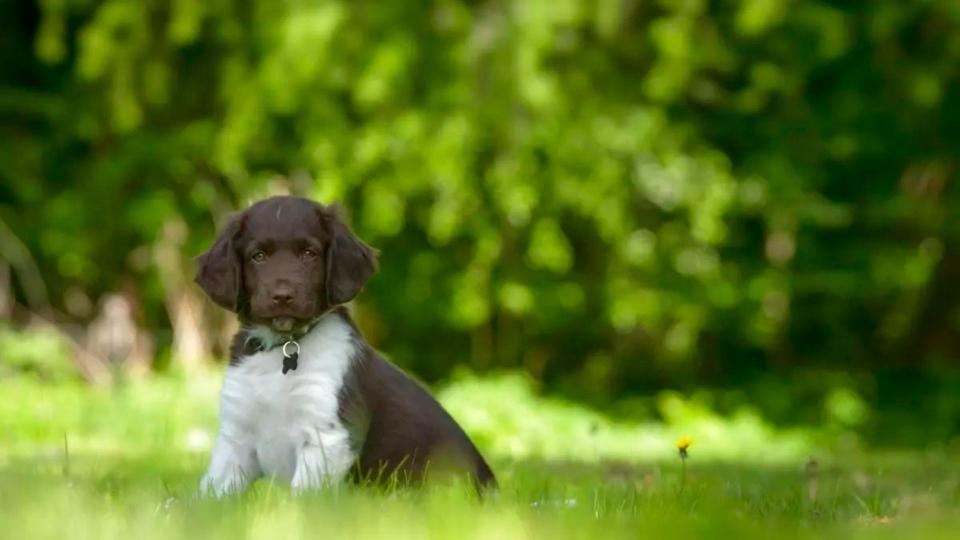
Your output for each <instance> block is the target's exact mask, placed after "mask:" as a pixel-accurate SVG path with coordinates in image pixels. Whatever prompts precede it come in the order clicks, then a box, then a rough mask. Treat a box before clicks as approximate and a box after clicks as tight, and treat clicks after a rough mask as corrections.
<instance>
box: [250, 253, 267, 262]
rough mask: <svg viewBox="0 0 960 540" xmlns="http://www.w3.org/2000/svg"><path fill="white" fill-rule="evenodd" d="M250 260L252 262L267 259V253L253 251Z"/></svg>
mask: <svg viewBox="0 0 960 540" xmlns="http://www.w3.org/2000/svg"><path fill="white" fill-rule="evenodd" d="M250 260H251V261H253V262H258V263H259V262H263V261H265V260H267V254H266V253H264V252H262V251H254V252H253V255H251V256H250Z"/></svg>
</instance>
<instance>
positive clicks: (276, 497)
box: [0, 373, 960, 540]
mask: <svg viewBox="0 0 960 540" xmlns="http://www.w3.org/2000/svg"><path fill="white" fill-rule="evenodd" d="M218 387H219V374H217V373H209V374H197V375H194V376H192V377H189V378H185V377H156V378H153V379H151V380H150V381H148V382H144V383H137V384H136V385H134V386H128V387H121V388H116V389H113V390H91V389H90V388H88V387H85V386H82V385H80V384H68V383H63V384H61V383H58V384H55V385H49V384H40V383H38V382H36V381H31V380H30V379H27V378H19V379H5V380H3V381H2V382H0V391H2V392H3V397H4V399H3V400H0V428H2V429H0V537H3V538H7V537H9V538H64V537H68V538H91V539H93V538H96V539H101V538H137V539H138V540H142V539H143V540H148V539H153V538H197V537H200V538H238V537H239V538H306V537H327V538H331V537H333V538H338V537H346V538H391V539H393V538H456V539H461V538H495V539H498V540H504V539H508V538H551V539H553V538H601V537H612V538H618V537H622V538H637V537H638V536H639V537H651V538H663V537H669V538H671V539H674V538H703V537H708V538H769V537H771V536H772V535H776V536H777V537H783V538H814V537H833V538H858V537H870V538H873V537H880V538H898V539H899V538H908V537H917V538H920V537H922V538H924V539H925V540H926V539H931V538H953V537H954V536H953V531H955V530H960V466H958V464H957V460H956V456H955V455H952V454H949V453H946V452H939V453H936V452H929V453H924V454H918V453H904V454H898V455H880V454H873V453H865V452H851V453H842V454H837V453H830V452H826V451H822V452H821V453H819V455H818V460H817V465H816V467H811V466H810V465H809V464H810V463H811V461H810V459H809V455H808V454H807V453H806V451H809V450H816V448H815V446H814V445H813V443H814V440H815V438H814V437H813V436H812V435H811V434H797V433H795V432H783V431H781V430H777V429H775V428H774V427H772V426H769V425H768V424H765V423H763V422H762V420H760V419H759V418H755V419H753V420H743V419H739V420H738V419H736V418H725V417H722V416H720V415H717V414H714V413H711V412H710V411H708V410H706V409H704V408H702V407H700V406H697V405H695V404H690V403H687V402H685V401H683V400H682V399H681V398H680V397H679V396H675V395H671V394H665V397H663V398H662V399H663V402H664V407H666V413H665V414H664V417H665V418H666V422H663V423H656V422H652V421H651V422H645V423H640V422H636V423H629V422H624V421H617V420H613V419H610V418H608V417H606V416H604V415H602V414H600V413H597V412H595V411H591V410H589V409H586V408H583V407H580V406H577V405H575V404H572V403H566V402H563V401H560V400H556V399H547V398H544V397H541V396H538V395H536V394H535V393H534V392H533V390H532V387H531V386H530V385H529V384H528V383H527V382H525V381H524V380H523V379H520V378H518V377H517V376H513V375H505V376H501V377H494V378H491V379H479V378H471V377H467V378H463V379H459V380H458V381H456V382H454V383H453V384H451V385H449V386H447V387H446V388H445V389H443V390H441V391H440V392H439V395H440V397H441V400H442V401H443V402H444V404H445V405H446V406H447V407H448V408H449V409H450V410H451V412H452V413H453V414H454V416H455V417H457V419H458V420H460V421H461V422H462V423H463V425H464V427H465V428H466V429H467V431H468V432H470V433H471V435H472V436H473V437H474V438H475V439H476V440H477V442H478V443H479V445H480V446H481V448H482V449H483V450H484V452H485V454H486V455H487V456H488V458H489V459H490V461H491V465H492V466H493V468H494V469H495V471H496V473H497V476H498V480H499V484H500V488H499V491H498V492H497V493H496V494H495V495H493V496H489V497H485V498H482V499H481V498H478V497H477V494H476V493H475V491H474V490H473V489H472V487H470V486H468V485H459V486H458V485H453V486H447V485H430V486H427V487H426V488H423V489H385V490H384V489H374V488H369V487H360V488H358V487H356V486H352V485H339V486H334V487H332V488H329V489H326V490H323V491H321V492H317V493H311V494H308V495H305V496H300V497H294V496H293V495H292V494H291V493H290V490H289V489H288V488H287V487H285V486H282V485H277V484H275V483H272V482H269V481H265V480H261V481H259V482H257V483H256V484H254V486H253V488H252V489H251V490H250V491H249V492H248V493H245V494H242V495H238V496H234V497H228V498H226V499H224V500H219V501H217V500H210V499H202V498H199V497H198V496H197V484H198V481H199V478H200V476H201V474H202V471H203V468H204V466H205V465H206V460H207V457H208V453H209V443H210V438H211V437H212V434H213V430H214V429H215V426H216V394H217V389H218ZM681 435H683V436H689V437H691V438H693V439H695V440H696V446H695V447H691V446H690V444H689V443H690V440H685V439H679V440H678V437H679V436H681ZM718 441H719V442H718ZM717 445H720V448H719V449H718V448H717V447H716V446H717ZM794 445H796V446H794ZM681 448H684V449H685V450H686V453H687V458H686V459H683V460H681V459H679V458H678V452H679V451H680V449H681ZM661 450H662V453H661ZM765 452H771V453H772V455H773V456H775V457H776V459H769V458H768V456H766V455H765V454H764V453H765ZM765 457H767V458H765Z"/></svg>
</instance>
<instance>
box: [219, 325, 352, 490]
mask: <svg viewBox="0 0 960 540" xmlns="http://www.w3.org/2000/svg"><path fill="white" fill-rule="evenodd" d="M256 335H257V337H258V338H259V339H261V340H262V341H264V342H266V343H267V344H268V345H273V343H271V341H273V340H276V339H277V338H276V336H274V335H272V334H271V333H270V332H269V331H263V332H262V333H257V334H256ZM299 344H300V357H299V362H298V367H297V369H296V370H293V371H290V372H288V373H287V374H286V375H284V374H283V373H282V372H281V368H282V364H283V355H282V352H281V349H280V348H279V347H276V348H270V347H269V346H268V347H267V348H268V349H269V350H266V351H263V352H258V353H256V354H253V355H251V356H247V357H245V358H242V359H241V361H240V363H239V365H236V366H231V367H230V368H228V369H227V373H226V377H225V379H224V383H223V389H222V391H221V396H220V432H219V434H218V436H217V442H216V445H215V447H214V451H213V455H212V457H211V462H210V467H209V469H208V471H207V474H206V476H205V477H204V480H203V482H202V488H203V489H204V490H205V491H208V492H212V493H214V494H217V495H222V494H225V493H229V492H232V491H236V490H240V489H243V488H245V487H246V485H247V484H248V483H249V482H250V481H252V480H254V479H256V478H257V477H259V476H270V477H275V478H277V479H281V480H283V481H285V482H289V483H290V484H291V486H292V487H293V488H294V489H295V490H302V489H307V488H312V487H318V486H319V485H322V484H325V483H332V482H338V481H340V480H342V479H343V477H344V476H345V475H346V473H347V472H348V470H349V469H350V467H351V466H352V465H353V463H354V461H355V460H356V457H357V456H356V453H355V452H354V451H353V449H352V448H351V446H350V438H349V433H348V432H347V429H346V427H345V426H344V425H343V423H342V422H341V420H340V415H339V406H340V403H339V394H340V390H341V387H342V385H343V381H344V377H345V375H346V374H347V371H348V369H349V367H350V363H351V362H352V361H353V357H354V355H355V350H356V345H355V343H354V340H353V332H352V329H351V328H350V326H349V324H348V323H347V322H345V321H344V320H343V319H342V318H340V317H338V316H336V315H332V314H331V315H326V316H324V317H323V318H322V319H321V320H320V321H319V322H318V324H317V325H316V326H315V327H314V328H313V329H312V330H311V331H310V332H309V333H308V334H307V335H305V336H304V337H303V338H301V339H300V340H299Z"/></svg>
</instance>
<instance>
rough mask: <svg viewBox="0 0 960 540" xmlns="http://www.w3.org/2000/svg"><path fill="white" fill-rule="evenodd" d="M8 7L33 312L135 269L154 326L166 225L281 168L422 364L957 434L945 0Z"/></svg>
mask: <svg viewBox="0 0 960 540" xmlns="http://www.w3.org/2000/svg"><path fill="white" fill-rule="evenodd" d="M0 15H2V16H0V36H2V37H0V58H2V59H3V61H2V62H0V162H2V163H3V164H4V166H3V168H2V169H0V225H4V224H5V225H6V228H9V229H10V230H11V231H13V233H15V239H18V240H19V242H21V243H22V244H23V245H25V246H26V247H27V248H28V251H29V254H30V255H31V256H32V258H33V259H35V261H36V266H38V267H39V268H41V272H40V273H41V275H42V277H43V283H44V284H45V290H44V291H37V290H36V289H37V288H36V287H35V286H28V285H29V284H30V283H32V281H30V276H31V275H32V274H33V272H31V271H30V270H29V269H30V265H29V264H27V263H26V262H25V261H27V258H25V257H24V256H23V253H22V252H21V251H14V250H11V249H10V248H9V246H12V245H15V243H12V242H11V241H10V239H7V241H6V242H5V243H4V244H3V245H4V247H3V250H2V251H3V254H2V255H0V261H4V260H5V261H6V262H7V263H8V264H9V265H10V267H11V268H12V269H13V276H14V280H13V282H14V285H15V286H16V295H17V298H18V299H19V300H20V301H22V302H28V303H29V302H31V301H32V302H34V303H40V304H42V303H43V302H44V298H45V297H46V296H48V297H49V298H50V302H51V303H52V304H53V306H54V307H56V308H59V309H62V310H65V311H67V312H68V313H69V314H70V316H71V317H73V318H75V319H79V320H84V319H86V318H89V317H90V313H89V311H90V310H89V308H88V307H85V306H87V305H89V304H92V303H95V302H96V300H97V299H98V298H99V297H100V296H101V295H102V294H104V293H105V292H109V291H115V290H124V291H126V292H128V293H131V294H133V295H134V296H136V297H137V298H138V299H139V301H140V302H141V303H142V305H143V310H142V311H143V319H144V321H143V322H144V324H145V325H146V326H147V327H148V328H149V329H150V330H151V332H153V333H154V334H155V335H156V336H158V337H159V339H160V341H161V343H160V344H161V346H163V345H165V343H164V341H165V340H166V342H167V343H168V342H169V340H170V337H169V336H170V331H169V329H170V326H171V323H170V321H169V319H168V317H169V316H168V314H167V313H166V312H165V311H164V310H163V309H162V306H163V300H164V294H165V291H164V282H163V281H162V279H161V277H160V276H159V273H158V269H157V265H156V264H155V263H154V257H155V255H154V251H155V249H156V246H157V245H158V243H160V242H161V241H162V238H163V235H164V234H165V231H166V232H167V233H169V232H170V231H171V230H177V229H176V227H174V228H173V229H171V224H183V225H186V226H187V227H188V229H187V230H188V231H189V233H190V234H189V235H186V238H184V239H182V242H181V243H180V244H178V249H180V250H182V252H183V253H184V255H193V254H196V253H199V252H200V251H201V250H202V249H203V248H204V247H205V246H206V245H207V244H208V243H209V241H210V239H211V237H212V235H213V234H214V230H215V223H219V222H221V221H222V219H223V218H224V216H225V215H226V214H227V213H228V212H229V211H230V210H232V209H236V208H239V207H242V206H243V205H244V204H246V203H247V202H248V201H249V200H252V199H254V198H256V197H259V196H262V195H265V194H268V193H271V192H272V191H274V190H275V189H276V186H277V185H278V184H284V185H285V186H287V187H288V188H289V189H292V190H293V191H294V192H297V193H300V194H304V195H308V196H312V197H314V198H316V199H318V200H321V201H324V202H331V201H340V202H342V203H344V204H345V206H346V207H347V208H348V209H349V210H350V211H351V212H352V216H353V223H354V225H355V228H356V229H357V231H358V232H359V233H360V234H361V236H363V237H364V238H365V239H367V240H368V241H369V242H371V243H372V244H374V245H376V246H377V247H379V248H381V249H382V251H383V257H382V271H381V273H380V275H379V276H378V277H377V278H376V279H375V280H374V281H373V282H372V283H371V284H370V286H369V287H368V290H367V292H366V293H365V294H364V295H363V296H362V297H361V300H360V305H359V314H360V319H361V323H362V325H363V326H364V328H365V329H366V330H367V333H368V335H369V336H370V338H371V340H372V341H374V343H375V344H377V345H378V346H379V347H381V348H383V349H384V350H386V351H388V352H389V353H390V354H391V356H392V357H393V358H394V359H396V360H397V361H398V363H400V364H402V365H404V366H405V367H408V368H411V369H412V370H414V371H415V372H416V373H418V374H421V375H422V376H423V377H425V378H426V379H428V380H435V379H437V378H439V377H442V376H444V375H446V374H447V373H448V372H449V370H450V369H451V367H453V366H455V365H458V364H469V365H471V366H472V367H473V368H475V369H479V370H487V369H492V368H500V367H522V368H524V369H525V370H526V371H527V372H529V373H530V374H532V375H533V377H534V378H535V379H537V380H542V381H545V382H546V383H547V384H548V385H549V388H551V389H553V390H555V391H557V392H561V393H564V394H566V395H569V396H572V397H575V398H577V399H581V400H589V401H594V402H598V403H599V402H602V401H605V400H607V399H609V398H610V397H623V396H628V395H634V394H643V393H646V394H650V393H653V392H655V391H659V390H660V389H662V388H663V387H665V386H668V387H675V388H690V387H694V386H700V385H708V386H715V387H719V388H723V387H740V388H744V389H745V390H744V391H745V392H747V393H749V394H750V395H749V399H750V401H753V402H756V403H759V404H760V405H761V406H762V407H763V408H764V412H765V413H766V412H768V407H769V408H770V409H771V410H772V411H771V414H772V416H773V418H774V419H775V420H777V421H796V420H798V419H799V420H810V419H811V418H807V417H805V416H804V415H809V414H813V415H820V414H821V412H822V409H821V404H822V403H827V404H828V405H826V406H827V407H828V408H829V410H830V411H832V412H831V414H832V415H833V417H835V418H836V419H837V421H838V422H841V423H845V424H849V425H856V426H859V427H860V428H861V429H864V430H868V431H872V433H873V435H874V436H876V437H878V438H883V437H886V436H888V435H890V436H894V435H895V436H896V437H899V438H901V439H903V440H910V441H914V442H916V441H920V440H927V439H928V438H937V439H941V440H943V439H945V438H948V437H949V436H951V435H955V434H956V433H957V429H958V426H960V398H956V397H952V396H957V395H960V393H958V392H956V389H957V388H958V386H960V383H958V381H960V379H958V377H957V375H956V365H957V359H958V358H960V343H958V341H957V339H956V335H957V330H958V328H960V308H958V306H960V302H958V300H960V288H957V287H956V282H957V278H958V276H960V249H958V247H960V222H958V221H957V220H956V219H952V218H954V217H955V216H956V215H957V211H958V210H960V190H958V188H957V185H956V170H957V156H960V130H958V129H957V126H958V125H960V84H958V82H960V81H958V79H960V3H957V2H956V1H954V0H925V1H917V2H904V1H902V0H876V1H873V2H850V1H833V2H827V1H817V0H797V1H792V2H788V1H787V0H748V1H739V2H734V1H731V0H714V1H710V2H708V1H706V0H676V1H669V0H658V1H637V0H600V1H588V0H552V1H550V2H545V1H542V0H527V1H522V2H521V1H515V2H509V1H508V2H499V1H490V2H469V1H457V0H437V1H434V2H419V3H411V2H403V1H398V0H390V1H380V2H375V3H371V2H348V1H346V0H317V1H305V2H287V1H275V0H250V1H244V2H240V1H232V0H212V1H208V2H191V1H188V0H173V1H168V0H106V1H99V0H44V1H41V2H33V1H28V0H11V1H8V2H4V3H3V5H2V7H0ZM3 229H4V227H0V232H2V231H3ZM174 236H176V235H174ZM4 238H5V237H4V235H2V234H0V242H3V241H4ZM25 276H26V277H25ZM33 277H34V278H35V277H36V276H33ZM47 292H48V293H49V294H48V295H45V294H42V293H47ZM84 299H86V300H85V301H84ZM810 373H812V374H815V375H818V374H823V375H824V376H823V377H816V376H809V375H807V374H810ZM811 397H812V398H814V399H808V398H811ZM824 400H826V401H824ZM871 410H875V411H876V412H877V413H876V414H874V415H870V414H869V412H870V411H871ZM778 411H779V412H778ZM905 412H906V413H909V414H916V415H921V414H922V415H925V418H926V420H925V421H928V422H929V425H930V429H929V430H927V431H925V432H921V431H918V430H917V429H913V428H912V427H911V426H917V425H918V424H917V423H916V422H913V421H912V420H909V419H908V420H907V421H904V418H903V416H902V415H903V414H905ZM897 415H901V416H899V417H898V416H897ZM927 415H928V416H927ZM895 417H896V419H897V420H896V421H897V426H898V428H897V429H893V428H891V425H889V424H884V423H883V422H884V421H885V419H889V418H895ZM900 427H902V428H903V429H902V430H900V431H898V429H900Z"/></svg>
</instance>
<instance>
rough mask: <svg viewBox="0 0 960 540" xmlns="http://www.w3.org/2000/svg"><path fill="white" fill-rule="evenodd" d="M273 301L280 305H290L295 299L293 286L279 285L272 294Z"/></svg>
mask: <svg viewBox="0 0 960 540" xmlns="http://www.w3.org/2000/svg"><path fill="white" fill-rule="evenodd" d="M270 298H271V299H272V300H273V303H274V304H276V305H278V306H286V305H289V304H290V302H292V301H293V288H292V287H290V286H288V285H277V286H276V287H275V288H274V289H273V292H272V293H271V295H270Z"/></svg>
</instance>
